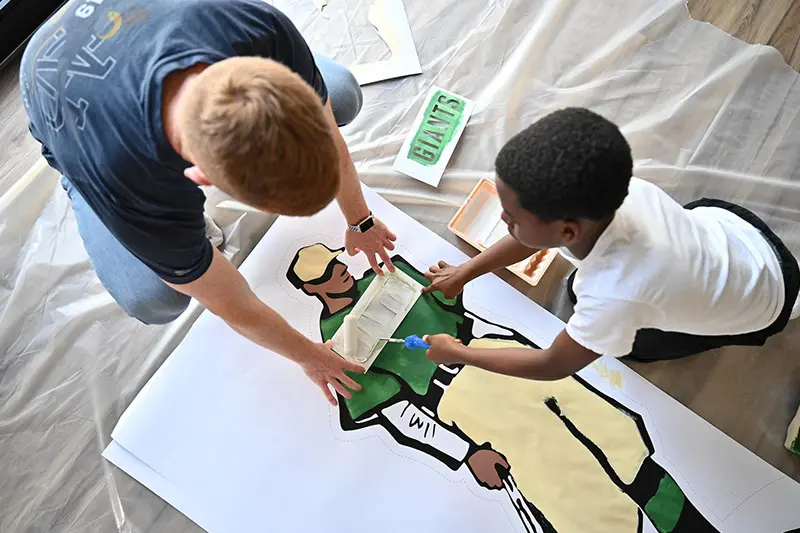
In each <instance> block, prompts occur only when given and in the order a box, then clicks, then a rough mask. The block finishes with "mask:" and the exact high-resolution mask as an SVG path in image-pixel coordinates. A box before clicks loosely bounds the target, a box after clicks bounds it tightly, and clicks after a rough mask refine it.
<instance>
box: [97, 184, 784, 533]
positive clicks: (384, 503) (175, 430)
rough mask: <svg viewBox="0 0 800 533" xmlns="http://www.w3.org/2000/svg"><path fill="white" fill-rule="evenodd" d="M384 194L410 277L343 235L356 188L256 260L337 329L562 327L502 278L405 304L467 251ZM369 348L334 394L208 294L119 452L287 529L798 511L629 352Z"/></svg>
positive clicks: (697, 527)
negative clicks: (540, 361)
mask: <svg viewBox="0 0 800 533" xmlns="http://www.w3.org/2000/svg"><path fill="white" fill-rule="evenodd" d="M364 192H365V196H366V199H367V201H368V202H369V205H370V207H371V208H372V209H373V212H374V214H375V215H376V216H378V217H380V218H381V220H383V221H384V222H385V223H386V224H387V225H388V226H389V227H391V228H392V229H393V230H394V231H396V232H397V233H398V235H401V236H403V235H405V236H406V239H405V240H404V241H403V240H398V245H397V248H396V255H394V256H393V257H392V262H393V263H394V265H395V266H396V268H397V271H399V272H401V273H402V274H401V275H400V274H399V275H397V276H384V277H382V278H380V279H379V278H378V277H377V275H376V274H375V272H374V271H372V270H371V269H370V268H369V266H368V264H367V261H366V259H365V258H363V257H358V256H356V257H349V256H348V255H347V254H344V253H342V252H343V248H342V246H343V240H342V235H341V232H340V231H339V230H338V229H337V228H340V227H343V225H344V218H343V217H342V214H341V212H340V211H339V210H338V207H337V206H336V205H331V206H330V207H329V208H326V209H325V210H323V211H322V212H321V213H319V214H317V215H314V216H312V217H308V218H286V217H281V218H279V219H278V220H277V221H276V222H275V224H274V225H273V226H272V228H271V229H270V230H269V232H267V234H266V236H265V237H264V239H262V241H261V242H260V243H259V245H258V246H257V247H256V249H255V250H254V251H253V252H252V254H251V255H250V257H249V258H248V259H247V261H245V264H244V265H243V266H242V268H241V272H242V275H243V276H244V277H245V279H247V281H248V283H249V284H250V286H251V287H252V288H253V290H254V291H255V293H256V295H257V296H258V297H259V298H261V299H263V300H265V301H268V302H269V304H270V305H271V306H273V308H274V309H275V310H276V311H277V312H278V313H280V314H281V316H283V317H284V318H285V319H286V320H287V321H288V322H289V323H290V324H292V325H293V326H295V327H297V328H298V329H299V330H300V331H301V332H302V333H303V334H304V335H306V336H308V337H309V338H311V339H312V340H314V341H317V342H319V341H322V342H326V341H331V340H334V339H335V338H336V337H337V335H342V333H340V331H341V329H342V328H343V325H344V324H345V322H346V318H347V317H348V316H350V315H351V314H353V313H356V309H357V308H358V312H360V313H361V314H362V316H366V317H370V318H371V319H373V320H374V321H375V324H374V325H370V326H367V327H366V329H367V332H366V333H367V336H365V338H368V339H373V338H374V337H375V336H377V335H379V332H382V331H383V330H384V328H385V330H392V329H393V330H394V331H393V333H392V335H391V336H392V337H396V338H404V337H407V336H409V335H412V334H416V335H421V336H424V335H433V334H447V335H450V336H453V337H455V338H457V339H459V340H460V341H461V342H462V343H463V344H464V345H467V346H472V347H476V348H482V349H507V348H519V347H520V346H523V347H533V348H535V347H537V346H546V345H548V344H549V343H551V342H552V340H553V339H554V338H555V337H556V336H557V335H558V334H559V332H561V331H562V330H563V328H564V324H563V323H562V322H560V321H559V320H558V319H557V318H555V317H553V316H552V315H550V314H548V313H547V312H546V311H545V310H543V309H542V308H541V307H539V306H537V305H536V304H535V303H533V302H531V301H530V300H529V299H528V298H526V297H525V296H524V295H522V294H521V293H519V292H517V291H515V290H514V289H513V288H511V287H509V286H508V285H506V284H505V283H503V282H502V281H501V280H499V279H498V278H496V277H494V276H484V277H481V278H479V279H476V280H474V281H473V282H472V283H470V284H469V285H468V286H467V287H466V288H465V292H464V293H462V294H460V295H458V296H457V297H455V298H445V297H444V296H443V295H442V294H440V293H433V294H419V293H417V292H416V291H414V295H410V296H411V297H412V298H413V297H416V302H415V303H414V304H413V305H412V306H411V310H410V311H408V313H407V314H405V315H404V316H403V317H402V319H401V321H400V323H399V325H397V326H396V327H395V326H394V325H393V324H390V323H391V322H392V321H396V320H398V318H399V317H400V315H402V314H403V310H404V309H405V308H406V307H407V306H408V305H410V302H409V301H408V300H406V299H405V296H404V295H405V294H406V289H405V287H403V284H404V281H402V280H405V279H407V278H410V279H411V280H414V282H415V283H416V284H419V285H426V284H427V281H426V280H425V278H424V275H423V272H425V271H426V270H427V268H428V267H429V266H430V265H431V264H434V263H435V262H436V261H437V260H445V261H447V262H448V263H451V264H460V263H461V262H463V261H464V260H466V256H464V254H462V253H461V252H459V251H458V250H457V249H455V248H454V247H453V246H451V245H449V244H447V243H446V242H444V241H443V240H442V239H441V238H439V237H437V236H435V235H433V234H432V233H431V232H430V231H429V230H426V229H425V228H423V227H422V226H421V225H420V224H419V223H417V222H416V221H414V220H412V219H410V218H409V217H408V216H406V215H405V214H403V213H401V212H400V211H399V210H398V209H396V208H395V207H392V206H391V205H390V204H388V202H386V201H385V200H383V199H382V198H380V197H379V196H378V195H377V194H375V193H374V192H372V191H370V190H368V189H365V190H364ZM412 237H413V238H412ZM412 241H413V243H412ZM373 287H378V288H379V289H375V288H373ZM371 291H377V292H374V294H373V293H372V292H371ZM358 340H359V341H360V340H361V339H358ZM371 343H372V341H371V340H367V342H366V343H364V344H367V345H369V344H371ZM368 349H369V348H358V350H368ZM372 355H373V354H372V353H370V356H372ZM359 357H360V358H363V357H364V356H363V354H362V355H360V356H359ZM368 362H370V363H371V365H370V367H369V370H368V371H367V372H366V373H364V374H355V373H354V374H351V377H352V378H353V379H354V380H355V381H357V382H358V383H359V384H360V385H361V390H359V391H353V392H352V396H351V397H350V398H344V397H343V396H341V395H340V396H339V397H338V405H337V406H336V407H333V406H330V405H329V404H327V403H326V402H325V401H324V400H323V399H322V397H321V395H320V391H319V389H318V387H317V386H316V385H315V384H314V383H312V382H310V381H309V379H308V377H307V376H306V374H305V373H304V372H303V370H302V369H301V368H299V367H298V365H296V364H293V363H292V362H290V361H288V360H286V359H285V358H283V357H279V356H276V355H275V354H273V353H270V352H269V351H268V350H265V349H263V348H260V347H259V346H257V345H255V344H254V343H252V342H250V341H248V340H246V339H244V338H242V337H241V336H239V335H238V334H237V333H236V332H234V331H233V330H231V329H230V328H229V327H228V326H227V325H226V324H225V323H224V322H223V321H222V320H220V319H219V318H218V317H215V316H213V315H212V314H210V313H204V314H203V315H202V316H201V317H200V318H199V319H198V320H197V322H196V323H195V324H194V326H193V327H192V329H191V330H190V331H189V333H188V334H187V336H186V337H185V338H184V340H183V341H182V342H181V344H180V345H179V346H178V347H177V348H176V350H175V351H174V352H173V354H172V355H171V356H170V357H169V359H168V360H167V361H166V362H165V363H164V365H162V367H161V368H160V369H159V370H158V372H156V374H155V375H154V376H153V377H152V378H151V379H150V381H149V382H148V383H147V385H146V386H145V387H144V388H143V389H142V391H141V392H140V393H139V395H138V396H137V397H136V399H135V400H134V401H133V402H132V403H131V405H130V407H128V409H127V410H126V411H125V413H124V414H123V416H122V418H121V419H120V421H119V423H118V424H117V427H116V428H115V430H114V432H113V433H112V438H113V442H112V443H111V444H110V445H109V447H108V448H107V449H106V451H105V452H104V456H105V457H106V458H108V459H109V460H111V461H112V462H114V464H116V465H118V466H120V467H121V468H122V469H124V470H125V471H127V472H128V473H130V474H131V475H132V476H134V477H135V478H136V479H138V480H139V481H141V482H142V483H144V484H145V485H146V486H147V487H149V488H150V489H151V490H153V491H154V492H155V493H156V494H158V495H160V496H161V497H162V498H164V499H165V500H167V501H168V502H169V503H171V504H172V505H174V506H175V507H176V508H177V509H179V510H180V511H182V512H183V513H185V514H186V515H187V516H188V517H189V518H190V519H192V520H194V521H195V522H197V524H198V525H200V526H201V527H202V528H203V529H205V530H206V531H208V532H209V533H224V532H228V531H237V532H238V531H253V530H254V529H253V525H254V524H256V525H261V524H264V523H265V521H266V523H268V524H269V527H268V529H269V530H274V531H281V532H282V533H294V532H297V533H301V532H302V533H305V532H307V531H331V532H344V531H347V532H350V533H372V532H374V531H387V532H389V531H415V532H418V533H437V532H441V531H458V532H465V533H473V532H474V533H483V532H489V531H490V532H492V533H608V532H609V531H613V532H614V533H663V532H670V533H755V532H758V533H786V532H788V531H791V530H793V529H796V528H797V527H798V526H800V509H798V507H797V505H796V502H797V501H800V485H798V484H797V483H795V482H794V481H792V480H791V479H789V478H787V477H786V476H784V475H783V474H781V473H780V472H778V471H776V470H775V469H774V468H772V467H771V466H770V465H768V464H766V463H765V462H763V461H762V460H760V459H758V458H757V457H755V456H754V455H753V454H751V453H750V452H748V451H747V450H745V449H744V448H742V447H741V446H739V445H738V444H736V443H735V442H734V441H732V440H731V439H730V438H728V437H726V436H725V435H723V434H722V433H721V432H719V431H718V430H716V429H715V428H713V427H712V426H711V425H709V424H707V423H706V422H704V421H703V420H702V419H700V418H699V417H697V416H696V415H694V414H693V413H691V412H689V411H688V410H687V409H686V408H684V407H683V406H681V405H680V404H678V403H677V402H676V401H674V400H672V399H671V398H669V397H668V396H667V395H665V394H664V393H663V392H661V391H659V390H658V389H656V388H655V387H654V386H653V385H651V384H650V383H648V382H647V381H646V380H644V379H642V378H641V377H640V376H638V375H637V374H636V373H634V372H633V371H631V370H630V369H629V368H627V367H626V366H625V365H624V364H623V363H621V362H619V361H617V360H615V359H608V358H602V359H601V360H600V362H599V363H598V368H597V369H595V368H594V367H593V366H590V367H587V368H585V369H584V370H582V371H581V372H580V373H578V374H577V375H575V376H574V377H569V378H566V379H563V380H559V381H555V382H538V381H532V380H523V379H515V378H510V377H507V376H501V375H497V374H491V373H489V372H486V371H484V370H482V369H478V368H474V367H464V366H461V365H458V364H449V365H438V364H436V363H434V362H433V361H430V360H429V359H428V358H427V357H426V352H425V351H424V350H409V349H406V348H404V347H403V346H402V345H399V344H390V345H387V346H385V347H383V349H380V350H379V353H378V354H377V355H376V356H375V357H374V360H372V361H368ZM600 368H602V372H601V371H600ZM603 372H606V373H608V374H609V375H612V378H611V379H610V380H607V379H606V377H604V374H603ZM209 391H213V394H209ZM354 501H356V502H358V510H357V513H356V514H354V513H353V511H352V509H351V507H352V502H354ZM398 502H399V503H398ZM312 511H313V512H312ZM256 529H258V527H257V528H256Z"/></svg>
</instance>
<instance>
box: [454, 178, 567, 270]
mask: <svg viewBox="0 0 800 533" xmlns="http://www.w3.org/2000/svg"><path fill="white" fill-rule="evenodd" d="M502 212H503V207H502V206H501V205H500V197H499V196H498V195H497V188H496V187H495V185H494V182H493V181H492V180H489V179H486V178H481V180H480V181H479V182H478V184H477V185H476V186H475V188H474V189H472V192H471V193H470V195H469V196H468V197H467V200H466V201H465V202H464V204H463V205H462V206H461V207H460V208H459V210H458V211H457V212H456V214H455V215H454V216H453V218H452V220H450V223H449V224H448V225H447V228H448V229H449V230H450V231H452V232H453V233H455V234H456V235H457V236H458V237H459V238H461V239H463V240H465V241H466V242H468V243H469V244H470V245H472V246H474V247H475V248H477V249H478V250H480V251H481V252H482V251H484V250H485V249H487V248H489V247H490V246H491V245H493V244H494V243H496V242H497V241H499V240H500V239H502V238H503V237H505V236H506V235H508V229H507V227H506V223H505V222H503V221H502V220H501V219H500V215H501V214H502ZM556 255H558V250H557V249H545V250H540V251H538V252H536V253H535V254H533V255H532V256H530V257H529V258H527V259H525V260H524V261H520V262H519V263H516V264H514V265H511V266H509V267H508V270H510V271H511V272H513V273H514V274H516V275H517V276H518V277H520V278H521V279H523V280H525V281H526V282H528V283H530V284H531V285H536V284H538V283H539V281H541V279H542V276H543V275H544V273H545V272H546V271H547V268H548V267H549V266H550V264H551V263H552V262H553V259H555V257H556Z"/></svg>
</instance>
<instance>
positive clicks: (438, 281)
mask: <svg viewBox="0 0 800 533" xmlns="http://www.w3.org/2000/svg"><path fill="white" fill-rule="evenodd" d="M536 252H538V250H535V249H532V248H528V247H527V246H525V245H523V244H520V243H519V241H517V240H516V239H515V238H514V237H512V236H511V235H506V236H505V237H503V238H502V239H500V240H499V241H497V242H496V243H495V244H493V245H492V246H490V247H489V248H488V249H486V250H485V251H483V252H481V253H479V254H478V255H476V256H475V257H473V258H472V259H470V260H469V261H467V262H466V263H463V264H461V265H459V266H452V265H449V264H447V263H445V262H444V261H439V263H438V264H437V265H434V266H432V267H431V268H430V271H429V272H428V273H426V274H425V277H426V278H427V279H428V281H430V282H431V284H430V285H429V286H428V287H426V288H425V289H424V290H423V292H426V293H430V292H434V291H441V292H442V294H444V296H445V297H447V298H455V297H456V296H457V295H458V294H460V293H461V291H463V290H464V285H466V284H467V283H469V282H470V281H472V280H473V279H475V278H477V277H480V276H483V275H484V274H488V273H489V272H494V271H495V270H500V269H501V268H505V267H507V266H509V265H513V264H515V263H519V262H520V261H522V260H523V259H525V258H527V257H530V256H531V255H532V254H534V253H536Z"/></svg>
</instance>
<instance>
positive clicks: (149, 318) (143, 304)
mask: <svg viewBox="0 0 800 533" xmlns="http://www.w3.org/2000/svg"><path fill="white" fill-rule="evenodd" d="M190 300H191V298H189V297H188V296H186V295H185V294H181V293H179V292H177V291H175V290H173V289H171V288H169V287H168V286H166V285H164V290H163V291H162V290H158V291H154V292H151V293H149V294H138V295H136V296H134V297H132V298H129V299H127V300H124V301H119V300H118V303H119V305H120V306H121V307H122V309H123V310H125V312H126V313H127V314H128V316H131V317H133V318H135V319H137V320H138V321H140V322H142V323H144V324H148V325H157V324H167V323H169V322H172V321H173V320H175V319H176V318H178V317H179V316H180V315H181V313H183V312H184V311H185V310H186V308H187V307H188V306H189V301H190Z"/></svg>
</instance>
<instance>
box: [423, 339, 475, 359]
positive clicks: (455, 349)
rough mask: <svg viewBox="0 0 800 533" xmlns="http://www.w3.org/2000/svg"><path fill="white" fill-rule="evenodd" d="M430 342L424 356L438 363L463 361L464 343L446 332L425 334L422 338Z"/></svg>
mask: <svg viewBox="0 0 800 533" xmlns="http://www.w3.org/2000/svg"><path fill="white" fill-rule="evenodd" d="M423 340H424V341H425V342H427V343H428V344H430V346H431V347H430V348H429V349H428V352H427V353H426V354H425V356H426V357H427V358H428V359H430V360H431V361H433V362H434V363H438V364H440V365H449V364H454V363H463V362H464V359H463V353H464V350H466V349H468V348H464V345H463V344H462V343H461V341H460V340H458V339H456V338H454V337H451V336H450V335H447V334H444V333H442V334H440V335H426V336H425V338H424V339H423Z"/></svg>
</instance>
